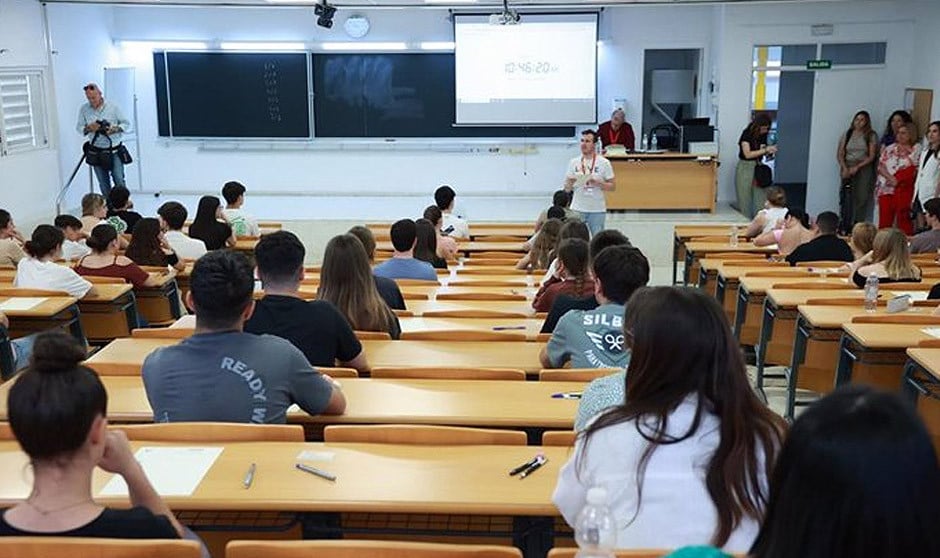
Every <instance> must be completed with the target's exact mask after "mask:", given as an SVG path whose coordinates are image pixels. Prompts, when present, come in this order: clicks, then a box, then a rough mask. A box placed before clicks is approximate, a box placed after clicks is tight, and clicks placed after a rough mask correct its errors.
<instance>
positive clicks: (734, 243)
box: [728, 225, 738, 248]
mask: <svg viewBox="0 0 940 558" xmlns="http://www.w3.org/2000/svg"><path fill="white" fill-rule="evenodd" d="M728 245H729V246H731V247H732V248H737V247H738V226H737V225H731V234H730V235H728Z"/></svg>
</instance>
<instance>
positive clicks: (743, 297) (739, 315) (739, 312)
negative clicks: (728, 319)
mask: <svg viewBox="0 0 940 558" xmlns="http://www.w3.org/2000/svg"><path fill="white" fill-rule="evenodd" d="M746 314H747V291H745V290H744V289H741V288H739V289H738V305H737V308H736V309H735V312H734V338H735V339H737V340H738V343H740V342H741V328H742V327H743V326H744V318H745V316H746Z"/></svg>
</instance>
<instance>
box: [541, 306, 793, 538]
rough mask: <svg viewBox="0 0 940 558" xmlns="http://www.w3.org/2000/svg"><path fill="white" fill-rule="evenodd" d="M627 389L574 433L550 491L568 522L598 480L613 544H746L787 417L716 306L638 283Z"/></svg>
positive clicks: (759, 514)
mask: <svg viewBox="0 0 940 558" xmlns="http://www.w3.org/2000/svg"><path fill="white" fill-rule="evenodd" d="M626 308H627V309H626V313H625V315H624V320H623V332H624V337H623V340H624V342H625V344H626V347H627V348H629V349H630V350H631V351H632V356H631V358H630V363H629V365H628V367H627V373H626V381H625V390H626V392H625V393H626V395H625V398H624V400H623V401H622V402H621V404H620V405H617V406H615V407H611V408H609V409H608V410H606V411H605V412H604V413H602V414H600V415H598V416H597V418H596V419H595V420H594V421H593V422H592V423H591V424H590V425H589V426H588V427H587V429H586V430H584V431H583V433H582V434H580V435H579V437H578V440H577V443H576V444H575V449H574V454H573V455H572V457H571V459H569V461H568V463H566V464H565V465H564V466H563V467H562V469H561V472H560V473H559V477H558V484H557V485H556V487H555V493H554V495H553V496H552V500H553V501H554V503H555V505H556V507H557V508H558V510H559V511H560V512H561V514H562V515H563V516H564V518H565V521H567V522H568V524H569V525H572V526H573V525H574V524H575V517H576V515H577V514H578V512H579V511H580V510H581V508H582V507H583V506H584V503H585V498H586V493H587V491H588V489H590V488H592V487H595V486H596V487H602V488H605V489H606V491H607V495H608V505H609V506H610V508H611V510H612V512H613V516H614V520H615V522H616V525H617V541H616V545H615V546H616V548H669V547H677V546H686V545H701V544H711V545H714V546H718V547H724V548H726V549H728V550H730V551H732V552H744V551H746V550H747V549H748V548H750V546H751V544H752V543H753V541H754V537H755V535H756V534H757V530H758V526H759V524H760V521H761V520H762V519H763V516H764V510H765V507H766V504H767V479H768V478H769V477H770V474H771V472H772V469H773V464H774V463H775V461H776V456H777V452H778V451H779V447H780V445H781V443H782V441H783V435H784V431H785V428H786V424H785V422H784V421H783V419H782V418H780V417H779V416H777V415H775V414H774V413H773V412H772V411H770V409H768V408H767V406H766V405H764V404H763V403H762V402H761V401H760V399H759V398H758V397H757V395H756V394H755V393H754V389H753V388H752V387H751V385H750V383H749V382H748V378H747V371H746V369H745V364H744V357H743V355H742V353H741V349H740V346H739V345H738V343H737V341H736V340H735V338H734V336H733V335H732V334H731V328H730V327H729V325H728V320H727V318H726V317H725V313H724V311H723V310H722V309H721V306H720V305H719V304H718V302H717V301H716V300H715V299H714V297H711V296H708V295H707V294H705V293H704V292H702V291H700V290H698V289H692V288H685V287H644V288H641V289H639V290H637V291H636V292H635V293H634V294H633V296H632V297H631V298H630V301H629V302H628V303H627V305H626Z"/></svg>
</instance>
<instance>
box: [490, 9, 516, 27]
mask: <svg viewBox="0 0 940 558" xmlns="http://www.w3.org/2000/svg"><path fill="white" fill-rule="evenodd" d="M520 19H521V18H520V17H519V14H518V13H517V12H514V11H512V10H506V11H505V12H503V13H500V14H492V15H491V16H490V25H515V24H517V23H519V20H520Z"/></svg>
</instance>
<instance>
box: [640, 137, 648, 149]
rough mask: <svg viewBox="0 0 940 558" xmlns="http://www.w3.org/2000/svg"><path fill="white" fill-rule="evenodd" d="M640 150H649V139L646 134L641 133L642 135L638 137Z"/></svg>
mask: <svg viewBox="0 0 940 558" xmlns="http://www.w3.org/2000/svg"><path fill="white" fill-rule="evenodd" d="M640 151H649V141H648V140H647V137H646V134H643V137H642V138H641V139H640Z"/></svg>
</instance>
